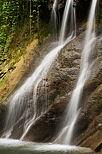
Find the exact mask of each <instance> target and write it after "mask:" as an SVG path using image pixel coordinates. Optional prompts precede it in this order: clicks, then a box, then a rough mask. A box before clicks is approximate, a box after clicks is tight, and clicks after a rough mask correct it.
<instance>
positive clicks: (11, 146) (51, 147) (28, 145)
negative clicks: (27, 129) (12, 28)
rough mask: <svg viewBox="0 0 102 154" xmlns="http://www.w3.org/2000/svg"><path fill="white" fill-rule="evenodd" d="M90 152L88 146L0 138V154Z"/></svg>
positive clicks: (70, 153)
mask: <svg viewBox="0 0 102 154" xmlns="http://www.w3.org/2000/svg"><path fill="white" fill-rule="evenodd" d="M91 152H92V150H91V149H89V148H81V147H76V146H68V145H61V144H51V143H48V144H44V143H34V142H24V141H19V140H14V139H0V153H1V154H11V153H12V154H14V153H15V154H32V153H33V154H39V153H40V154H45V153H46V154H54V153H56V154H63V153H64V154H65V153H66V154H76V153H77V154H84V153H90V154H91Z"/></svg>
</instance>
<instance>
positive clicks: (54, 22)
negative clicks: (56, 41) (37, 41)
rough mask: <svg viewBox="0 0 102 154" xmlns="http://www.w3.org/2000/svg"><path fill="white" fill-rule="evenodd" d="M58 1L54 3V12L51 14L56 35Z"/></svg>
mask: <svg viewBox="0 0 102 154" xmlns="http://www.w3.org/2000/svg"><path fill="white" fill-rule="evenodd" d="M56 9H57V0H55V1H54V3H53V6H52V12H51V24H53V25H52V26H53V31H54V33H55V34H56V33H57V13H56Z"/></svg>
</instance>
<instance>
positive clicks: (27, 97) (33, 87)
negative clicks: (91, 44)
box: [6, 0, 76, 140]
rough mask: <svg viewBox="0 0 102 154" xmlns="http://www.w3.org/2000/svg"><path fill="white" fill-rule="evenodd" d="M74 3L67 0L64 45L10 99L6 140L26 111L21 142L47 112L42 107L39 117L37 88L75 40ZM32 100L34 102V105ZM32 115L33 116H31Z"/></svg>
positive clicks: (45, 58) (50, 54)
mask: <svg viewBox="0 0 102 154" xmlns="http://www.w3.org/2000/svg"><path fill="white" fill-rule="evenodd" d="M72 2H73V0H67V3H66V6H65V11H64V16H63V22H64V27H63V22H62V27H63V28H61V34H60V40H61V41H62V43H61V44H60V41H59V45H58V46H57V47H56V48H54V49H53V50H51V51H50V52H49V53H48V54H47V55H46V56H45V57H44V59H43V60H42V62H41V64H40V65H39V66H38V67H37V69H36V70H35V71H34V73H33V74H32V75H31V77H29V78H28V79H27V80H26V81H25V83H24V84H23V85H22V86H21V87H20V88H19V89H18V90H17V91H16V92H15V93H14V94H13V96H12V98H10V107H9V111H8V116H7V122H6V130H7V129H8V128H9V131H7V134H6V138H7V137H10V135H11V132H12V130H13V127H14V125H15V123H16V122H17V120H18V119H19V118H20V117H22V116H23V113H24V111H25V110H26V115H25V124H24V133H23V134H22V137H21V140H22V139H23V138H24V136H25V135H26V133H27V132H28V131H29V129H30V127H31V126H32V124H33V123H34V121H35V120H36V119H37V118H38V116H40V115H41V114H43V112H44V111H46V109H43V107H42V111H41V112H40V114H39V115H38V113H37V111H38V109H37V88H38V85H39V83H40V82H41V81H42V80H43V79H44V77H45V76H46V75H47V73H48V71H49V69H50V67H51V65H52V63H53V61H54V60H55V58H57V55H58V53H59V52H60V50H61V49H62V48H63V47H64V46H65V45H66V44H67V43H68V42H70V41H71V40H72V39H74V38H75V34H76V33H75V27H74V23H75V21H74V19H73V17H71V16H74V15H73V13H72V14H71V13H69V10H71V12H73V7H72V6H71V4H72ZM54 5H55V4H54ZM67 7H68V8H67ZM69 14H70V18H72V19H73V20H72V21H71V23H70V27H71V32H70V35H69V37H68V38H67V39H66V40H65V41H64V40H63V39H64V37H61V35H63V36H64V34H65V31H66V24H67V22H66V21H65V20H67V17H68V16H69ZM74 18H75V17H74ZM63 33H64V34H63ZM31 93H32V97H31ZM31 100H33V104H32V102H31ZM27 106H31V109H33V110H30V111H29V107H27ZM43 106H46V102H45V104H43ZM31 113H32V115H29V114H31Z"/></svg>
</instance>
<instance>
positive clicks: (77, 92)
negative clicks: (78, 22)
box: [56, 0, 97, 144]
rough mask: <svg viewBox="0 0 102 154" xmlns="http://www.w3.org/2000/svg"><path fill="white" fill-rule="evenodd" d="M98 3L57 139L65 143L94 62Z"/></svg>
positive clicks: (70, 135)
mask: <svg viewBox="0 0 102 154" xmlns="http://www.w3.org/2000/svg"><path fill="white" fill-rule="evenodd" d="M96 4H97V0H93V1H92V5H91V9H90V13H89V19H88V25H87V31H86V37H85V45H84V49H83V52H82V62H81V65H80V66H81V70H80V74H79V78H78V81H77V84H76V87H75V89H74V90H73V93H72V97H71V100H70V102H69V104H68V110H67V115H66V120H65V127H64V128H63V130H62V131H61V133H60V135H59V137H58V138H57V139H56V141H57V142H58V143H63V144H70V143H71V138H72V133H73V129H74V124H75V122H76V119H77V117H78V114H79V111H80V109H78V107H79V103H80V99H81V95H82V91H83V87H84V83H85V81H86V79H87V73H88V71H89V68H90V66H91V63H92V62H91V61H90V56H91V54H92V52H93V49H94V46H95V40H96V38H95V29H94V27H95V26H93V24H94V18H95V9H96Z"/></svg>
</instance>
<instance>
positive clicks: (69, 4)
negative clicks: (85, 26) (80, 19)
mask: <svg viewBox="0 0 102 154" xmlns="http://www.w3.org/2000/svg"><path fill="white" fill-rule="evenodd" d="M70 9H71V10H70ZM69 11H71V12H70V13H71V16H68V14H69ZM68 17H70V18H71V19H73V0H67V1H66V5H65V9H64V15H63V20H62V25H63V26H62V27H61V33H60V39H59V42H60V43H61V44H63V43H64V40H65V33H66V31H65V29H66V26H67V20H68ZM71 23H72V24H73V20H72V22H71ZM72 27H73V25H72ZM69 28H71V27H69Z"/></svg>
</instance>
